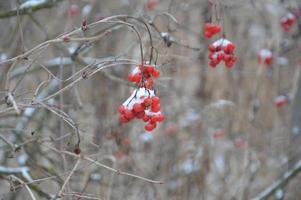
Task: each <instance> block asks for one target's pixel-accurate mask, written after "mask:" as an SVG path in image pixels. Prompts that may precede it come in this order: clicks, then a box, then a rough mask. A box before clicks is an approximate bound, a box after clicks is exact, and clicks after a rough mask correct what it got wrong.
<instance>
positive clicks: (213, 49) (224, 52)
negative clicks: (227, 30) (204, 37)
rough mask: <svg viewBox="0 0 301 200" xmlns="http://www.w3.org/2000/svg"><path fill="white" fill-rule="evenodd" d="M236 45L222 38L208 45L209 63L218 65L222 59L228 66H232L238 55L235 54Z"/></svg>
mask: <svg viewBox="0 0 301 200" xmlns="http://www.w3.org/2000/svg"><path fill="white" fill-rule="evenodd" d="M234 49H235V45H234V44H233V43H232V42H230V41H229V40H227V39H224V38H221V39H219V40H217V41H215V42H214V43H212V44H210V45H209V46H208V50H209V51H210V53H209V59H210V62H209V65H210V66H211V67H213V68H214V67H216V65H218V64H219V63H220V62H221V61H222V60H223V61H224V62H225V64H226V67H227V68H232V67H233V65H234V63H235V61H236V60H237V57H236V56H235V55H234Z"/></svg>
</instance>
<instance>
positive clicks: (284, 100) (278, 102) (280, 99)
mask: <svg viewBox="0 0 301 200" xmlns="http://www.w3.org/2000/svg"><path fill="white" fill-rule="evenodd" d="M274 103H275V106H276V107H277V108H280V107H282V106H284V105H286V104H288V103H289V97H288V96H286V95H280V96H277V97H276V98H275V100H274Z"/></svg>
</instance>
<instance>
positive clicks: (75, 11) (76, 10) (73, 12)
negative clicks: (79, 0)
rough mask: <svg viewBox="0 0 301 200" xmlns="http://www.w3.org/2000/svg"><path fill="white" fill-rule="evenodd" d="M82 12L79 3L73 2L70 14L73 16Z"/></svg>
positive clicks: (69, 10)
mask: <svg viewBox="0 0 301 200" xmlns="http://www.w3.org/2000/svg"><path fill="white" fill-rule="evenodd" d="M79 14H80V9H79V7H78V5H76V4H72V5H71V6H70V8H69V9H68V15H69V16H71V17H74V16H77V15H79Z"/></svg>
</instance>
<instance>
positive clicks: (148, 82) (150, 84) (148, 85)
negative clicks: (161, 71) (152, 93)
mask: <svg viewBox="0 0 301 200" xmlns="http://www.w3.org/2000/svg"><path fill="white" fill-rule="evenodd" d="M153 86H154V81H153V79H151V78H148V79H146V81H145V87H146V88H147V89H152V88H153Z"/></svg>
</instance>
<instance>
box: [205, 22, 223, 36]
mask: <svg viewBox="0 0 301 200" xmlns="http://www.w3.org/2000/svg"><path fill="white" fill-rule="evenodd" d="M221 30H222V28H221V26H220V25H218V24H214V23H206V24H205V29H204V36H205V37H206V38H211V37H212V36H214V35H215V34H218V33H219V32H221Z"/></svg>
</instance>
